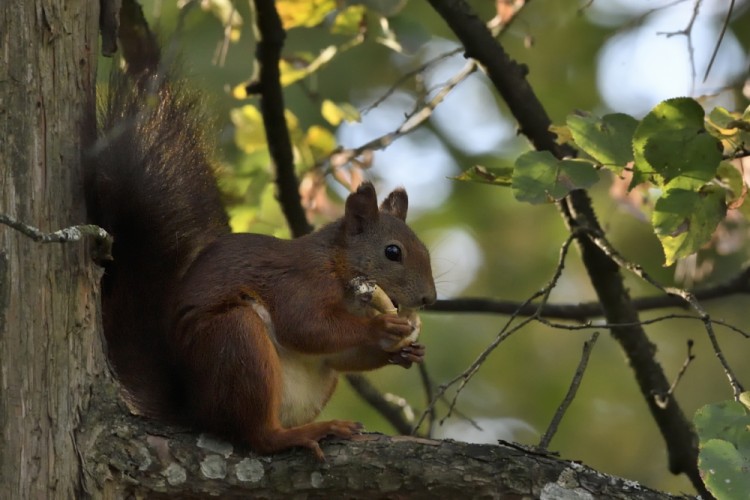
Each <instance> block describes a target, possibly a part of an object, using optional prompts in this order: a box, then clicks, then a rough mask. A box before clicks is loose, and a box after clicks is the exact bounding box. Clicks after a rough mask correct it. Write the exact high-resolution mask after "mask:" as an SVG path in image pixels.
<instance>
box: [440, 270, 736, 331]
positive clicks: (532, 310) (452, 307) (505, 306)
mask: <svg viewBox="0 0 750 500" xmlns="http://www.w3.org/2000/svg"><path fill="white" fill-rule="evenodd" d="M690 293H691V294H692V295H693V297H695V298H696V300H700V301H705V300H711V299H720V298H725V297H728V296H730V295H737V294H750V267H747V268H745V269H743V270H742V271H741V272H740V273H739V274H737V275H736V276H734V277H733V278H731V279H729V280H727V281H725V282H723V283H718V284H716V285H712V286H706V287H701V288H696V289H695V290H693V291H691V292H690ZM632 303H633V306H634V307H635V308H636V309H637V310H638V311H650V310H652V309H664V308H668V307H680V308H683V309H686V308H688V307H689V305H688V304H687V303H686V302H685V300H684V299H683V298H681V297H677V296H674V295H658V296H653V297H639V298H637V299H632ZM538 309H539V306H538V305H536V304H522V303H520V302H516V301H512V300H493V299H486V298H479V297H466V298H458V299H448V300H438V301H437V303H435V304H434V305H432V306H430V307H428V310H429V311H434V312H462V313H493V314H506V315H510V314H516V315H517V316H534V315H536V314H538V315H539V316H541V317H543V318H556V319H569V320H575V321H585V320H588V319H592V318H600V317H602V316H604V310H603V309H602V304H601V302H584V303H580V304H544V305H543V306H542V309H541V311H538Z"/></svg>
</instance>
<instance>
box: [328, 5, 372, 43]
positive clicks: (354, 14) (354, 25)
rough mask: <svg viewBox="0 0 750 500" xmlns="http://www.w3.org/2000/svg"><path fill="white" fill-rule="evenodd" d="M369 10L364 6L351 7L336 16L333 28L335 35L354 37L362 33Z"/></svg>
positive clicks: (332, 31)
mask: <svg viewBox="0 0 750 500" xmlns="http://www.w3.org/2000/svg"><path fill="white" fill-rule="evenodd" d="M366 12H367V9H366V8H365V6H364V5H351V6H349V7H347V8H346V9H344V10H342V11H341V12H339V13H338V14H337V15H336V19H334V20H333V26H331V33H333V34H334V35H347V36H352V35H356V34H358V33H359V32H360V29H361V25H362V21H363V19H364V17H365V13H366Z"/></svg>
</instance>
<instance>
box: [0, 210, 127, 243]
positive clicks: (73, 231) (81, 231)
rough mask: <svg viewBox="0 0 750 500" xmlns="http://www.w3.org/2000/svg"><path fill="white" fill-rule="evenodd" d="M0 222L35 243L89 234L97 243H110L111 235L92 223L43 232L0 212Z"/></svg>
mask: <svg viewBox="0 0 750 500" xmlns="http://www.w3.org/2000/svg"><path fill="white" fill-rule="evenodd" d="M0 224H5V225H6V226H8V227H11V228H13V229H15V230H16V231H18V232H20V233H21V234H23V235H25V236H28V237H29V238H31V239H32V240H34V241H36V242H37V243H70V242H74V241H81V239H83V237H84V236H91V237H93V238H94V240H95V241H96V242H98V243H104V244H108V246H109V247H111V245H112V236H110V235H109V233H108V232H107V231H105V230H104V229H102V228H101V227H99V226H95V225H93V224H82V225H79V226H70V227H66V228H64V229H59V230H57V231H53V232H51V233H45V232H43V231H41V230H39V229H38V228H36V227H34V226H31V225H29V224H25V223H23V222H20V221H18V220H16V219H14V218H13V217H9V216H7V215H5V214H0Z"/></svg>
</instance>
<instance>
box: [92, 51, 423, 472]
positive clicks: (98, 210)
mask: <svg viewBox="0 0 750 500" xmlns="http://www.w3.org/2000/svg"><path fill="white" fill-rule="evenodd" d="M127 57H128V54H127V52H126V54H125V58H126V59H127ZM136 67H137V68H138V71H133V69H132V68H136ZM157 67H158V65H156V64H146V65H139V66H136V65H132V66H131V70H129V71H124V70H119V69H114V70H113V76H112V78H111V81H110V88H109V92H108V96H107V98H106V101H105V103H104V104H103V106H102V109H101V110H100V124H99V127H98V128H99V134H98V140H97V143H96V145H95V147H94V148H93V150H92V152H91V154H90V155H89V158H88V161H87V165H86V192H87V206H88V209H89V213H90V216H91V218H92V219H93V222H94V223H96V224H99V225H100V226H102V227H104V228H105V229H106V230H107V231H109V232H110V233H111V234H112V235H113V237H114V245H113V248H112V258H113V259H112V261H111V262H107V263H105V272H104V276H103V278H102V317H103V326H104V334H105V340H106V348H107V354H108V359H109V360H110V363H111V365H112V368H113V370H114V372H115V374H116V376H117V378H118V379H119V380H120V382H121V384H122V386H123V388H124V390H125V392H126V394H127V397H128V400H129V402H130V403H131V405H132V406H135V408H136V409H137V411H138V412H140V413H141V414H145V415H149V416H152V417H155V418H158V419H163V420H168V421H176V422H179V423H184V424H188V425H191V426H193V427H194V428H196V429H198V430H202V431H209V432H212V433H215V434H217V435H219V436H223V437H226V438H229V439H232V440H237V441H240V442H242V443H244V444H246V445H248V446H249V447H250V448H251V449H252V450H254V451H256V452H259V453H273V452H277V451H280V450H284V449H287V448H290V447H296V446H303V447H308V448H311V449H312V450H313V451H314V452H315V454H316V455H317V456H318V457H320V458H322V456H323V455H322V452H321V450H320V447H319V444H318V441H319V440H320V439H322V438H324V437H326V436H336V437H341V438H348V437H350V436H351V435H352V434H354V433H356V432H358V431H359V429H360V425H359V424H357V423H354V422H350V421H345V420H333V421H329V422H313V420H314V419H315V418H316V417H317V416H318V414H319V413H320V411H321V410H322V409H323V407H324V405H325V404H326V403H327V401H328V399H329V398H330V397H331V394H332V393H333V391H334V389H335V387H336V382H337V378H338V373H339V372H346V371H362V370H372V369H375V368H378V367H381V366H384V365H387V364H394V363H395V364H399V365H403V366H405V367H407V368H408V367H409V366H410V365H411V364H412V362H420V361H421V360H422V357H423V355H424V347H423V346H422V345H420V344H417V343H412V344H408V345H406V346H405V347H403V348H401V349H400V350H398V351H397V352H386V351H385V350H384V349H383V348H382V345H383V344H382V342H383V341H386V344H387V343H391V344H393V343H395V342H396V341H398V340H399V339H402V338H404V337H405V336H407V335H409V334H410V333H411V331H412V329H413V325H412V324H411V323H410V322H409V320H408V319H407V318H404V317H400V316H398V315H395V314H380V315H376V316H372V315H368V314H365V313H363V304H362V299H361V298H360V297H358V296H357V295H356V294H355V293H354V291H353V290H352V287H351V285H350V283H351V282H352V279H353V278H357V277H364V278H366V279H368V280H372V281H374V282H375V283H377V285H378V286H379V287H380V288H382V289H383V290H384V291H385V292H386V293H387V294H388V296H389V298H390V299H391V300H392V301H393V303H394V304H397V305H398V306H400V307H404V308H411V309H413V308H420V307H422V306H424V305H427V304H430V303H432V302H434V300H435V285H434V281H433V277H432V271H431V268H430V258H429V254H428V251H427V249H426V248H425V246H424V245H423V244H422V242H420V240H419V239H418V238H417V237H416V236H415V234H414V233H413V232H412V230H411V229H410V228H409V227H408V226H407V225H406V223H405V219H406V212H407V206H408V199H407V195H406V192H405V191H404V190H402V189H397V190H395V191H393V192H392V193H390V194H389V195H388V196H387V197H386V199H385V201H384V202H383V203H382V205H381V206H380V207H378V205H377V200H376V193H375V189H374V188H373V186H372V184H370V183H364V184H362V185H361V186H360V187H359V189H357V191H356V192H354V193H352V194H351V195H349V197H348V198H347V199H346V204H345V213H344V216H343V217H342V218H341V219H339V220H337V221H335V222H333V223H331V224H329V225H327V226H325V227H323V228H322V229H320V230H318V231H317V232H314V233H312V234H309V235H306V236H303V237H300V238H298V239H295V240H281V239H277V238H273V237H270V236H263V235H258V234H232V233H231V232H230V229H229V225H228V221H227V216H226V213H225V211H224V208H223V207H222V204H221V202H220V196H219V192H218V189H217V187H216V183H215V178H214V175H213V170H212V164H211V148H210V146H209V144H210V141H208V140H207V139H206V133H205V131H204V123H205V121H206V120H205V118H204V116H203V115H202V114H201V112H200V106H199V101H200V98H199V97H198V96H197V95H196V94H195V93H193V92H191V91H189V90H187V89H185V87H184V85H183V83H182V81H181V80H180V78H178V77H176V76H175V75H174V72H172V71H161V70H159V71H157V70H156V68H157Z"/></svg>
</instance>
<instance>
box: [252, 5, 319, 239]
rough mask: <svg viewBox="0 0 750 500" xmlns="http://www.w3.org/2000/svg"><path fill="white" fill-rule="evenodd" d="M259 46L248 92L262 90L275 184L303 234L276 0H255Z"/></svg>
mask: <svg viewBox="0 0 750 500" xmlns="http://www.w3.org/2000/svg"><path fill="white" fill-rule="evenodd" d="M255 16H256V25H257V27H258V46H257V49H256V59H257V62H258V65H259V66H260V79H259V80H258V82H255V83H253V84H251V85H250V86H248V92H249V93H250V92H259V93H260V95H261V100H260V105H261V106H260V108H261V112H262V114H263V125H264V126H265V128H266V140H267V141H268V149H269V151H270V153H271V158H272V159H273V162H274V163H275V165H276V185H277V186H278V197H279V203H280V204H281V209H282V210H283V212H284V216H285V217H286V220H287V222H288V223H289V228H290V229H291V231H292V235H294V236H295V237H297V236H302V235H303V234H307V233H309V232H310V231H312V226H311V225H310V223H309V222H308V221H307V218H306V217H305V211H304V210H303V208H302V203H301V201H300V194H299V182H298V181H297V176H296V174H295V173H294V156H293V154H292V141H291V139H290V138H289V129H288V128H287V124H286V118H285V117H284V93H283V91H282V88H281V83H280V78H279V76H280V75H279V59H280V58H281V49H282V47H283V46H284V38H285V37H286V33H285V32H284V28H283V27H282V25H281V18H280V17H279V13H278V12H277V11H276V5H275V4H274V1H273V0H255Z"/></svg>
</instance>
